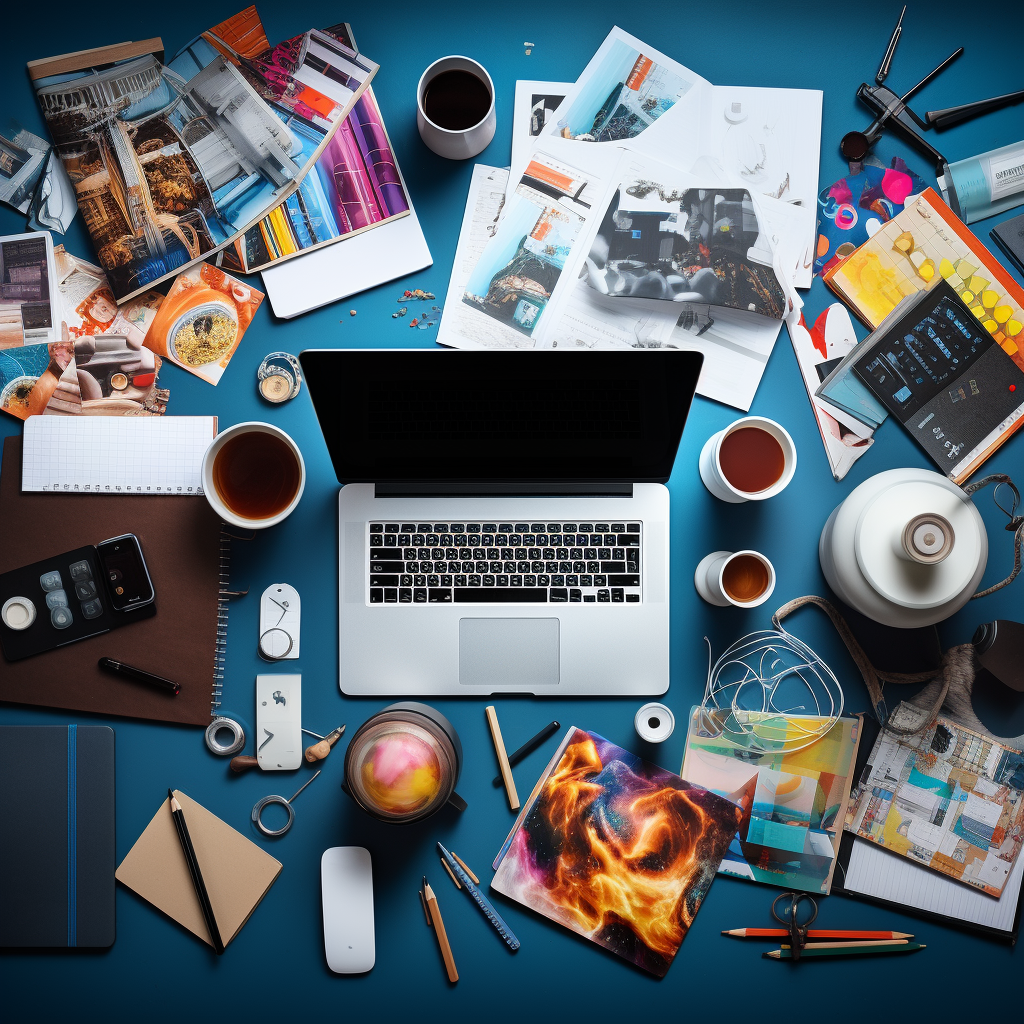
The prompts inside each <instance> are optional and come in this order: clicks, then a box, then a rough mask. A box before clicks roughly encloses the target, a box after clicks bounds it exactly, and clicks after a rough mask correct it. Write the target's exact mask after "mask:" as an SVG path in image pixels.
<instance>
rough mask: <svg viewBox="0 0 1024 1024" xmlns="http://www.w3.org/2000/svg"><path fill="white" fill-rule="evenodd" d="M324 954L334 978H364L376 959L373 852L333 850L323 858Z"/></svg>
mask: <svg viewBox="0 0 1024 1024" xmlns="http://www.w3.org/2000/svg"><path fill="white" fill-rule="evenodd" d="M320 884H321V888H322V891H323V907H324V951H325V952H326V954H327V966H328V967H330V969H331V970H332V971H334V973H335V974H363V973H365V972H366V971H368V970H370V968H371V967H373V963H374V959H375V957H376V954H375V949H374V938H373V872H372V870H371V867H370V851H369V850H367V849H365V848H364V847H362V846H332V847H331V848H330V849H329V850H324V855H323V856H322V857H321V858H320Z"/></svg>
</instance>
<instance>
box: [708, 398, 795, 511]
mask: <svg viewBox="0 0 1024 1024" xmlns="http://www.w3.org/2000/svg"><path fill="white" fill-rule="evenodd" d="M744 427H758V428H760V429H761V430H763V431H765V433H767V434H770V435H771V436H772V437H774V438H775V440H776V441H778V442H779V445H780V446H781V447H782V454H783V457H784V458H785V463H784V465H783V469H782V476H780V477H779V479H778V480H776V481H775V483H774V484H772V485H771V487H766V488H765V489H764V490H763V491H741V490H740V489H739V488H738V487H734V486H733V485H732V484H731V483H730V482H729V480H728V479H727V478H726V476H725V474H724V473H723V472H722V462H721V451H722V442H723V441H724V440H725V439H726V438H727V437H728V436H729V435H730V434H734V433H735V432H736V431H737V430H741V429H743V428H744ZM698 465H699V467H700V478H701V480H703V481H704V486H705V487H706V488H707V489H708V490H709V491H710V492H711V493H712V494H713V495H714V496H715V497H716V498H721V499H722V501H731V502H734V503H738V502H741V501H764V500H765V498H771V497H773V496H774V495H776V494H778V493H779V491H782V490H784V489H785V488H786V485H787V484H788V483H789V481H790V480H792V479H793V474H794V473H795V472H796V445H795V444H794V443H793V438H792V437H790V436H789V431H788V430H786V428H785V427H783V426H782V424H780V423H776V422H775V420H770V419H768V418H767V417H765V416H744V417H742V418H741V419H738V420H736V421H735V423H730V424H729V426H727V427H726V428H725V429H724V430H720V431H718V433H717V434H712V435H711V436H710V437H709V438H708V439H707V441H706V442H705V444H704V447H703V448H702V449H701V452H700V460H699V462H698Z"/></svg>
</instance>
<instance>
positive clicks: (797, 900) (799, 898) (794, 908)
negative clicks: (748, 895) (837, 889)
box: [772, 892, 818, 934]
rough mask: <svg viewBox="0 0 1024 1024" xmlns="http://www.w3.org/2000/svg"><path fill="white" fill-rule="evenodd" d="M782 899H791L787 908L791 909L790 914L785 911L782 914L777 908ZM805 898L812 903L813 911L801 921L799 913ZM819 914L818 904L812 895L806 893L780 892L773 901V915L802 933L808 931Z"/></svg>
mask: <svg viewBox="0 0 1024 1024" xmlns="http://www.w3.org/2000/svg"><path fill="white" fill-rule="evenodd" d="M781 900H789V906H788V908H787V909H788V910H789V914H788V916H787V915H786V913H785V911H783V913H781V914H780V913H779V911H778V910H777V909H776V908H777V907H778V905H779V902H780V901H781ZM805 900H806V901H807V902H808V903H809V904H810V905H811V913H810V916H809V917H808V918H807V919H806V920H805V921H801V920H799V918H798V917H797V915H798V913H799V908H800V904H801V903H803V902H804V901H805ZM817 916H818V904H817V903H816V902H815V900H814V898H813V897H812V896H808V895H807V894H806V893H796V892H783V893H779V895H778V896H776V897H775V899H774V900H773V901H772V917H774V918H775V920H776V921H778V922H779V924H782V925H785V926H786V927H787V928H794V929H796V931H798V932H800V933H801V934H803V933H806V931H807V929H808V928H809V927H810V926H811V925H812V924H813V923H814V919H815V918H816V917H817Z"/></svg>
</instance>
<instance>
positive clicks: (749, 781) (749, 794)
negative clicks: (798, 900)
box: [680, 708, 860, 893]
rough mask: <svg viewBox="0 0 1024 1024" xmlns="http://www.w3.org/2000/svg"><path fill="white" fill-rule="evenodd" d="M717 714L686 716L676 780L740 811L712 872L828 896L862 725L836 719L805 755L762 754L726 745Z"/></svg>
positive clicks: (800, 723)
mask: <svg viewBox="0 0 1024 1024" xmlns="http://www.w3.org/2000/svg"><path fill="white" fill-rule="evenodd" d="M722 714H723V713H721V712H710V713H709V712H703V713H702V712H701V710H700V709H699V708H693V710H692V711H691V712H690V728H689V732H688V734H687V737H686V753H685V754H684V755H683V768H682V771H681V772H680V775H682V777H683V778H684V779H685V780H686V781H687V782H692V783H694V784H695V785H698V786H703V787H705V788H706V789H709V790H711V791H712V792H713V793H717V794H719V796H724V797H727V798H728V799H730V800H732V801H733V802H735V803H737V804H739V806H740V808H741V809H742V817H741V819H740V823H739V828H738V829H737V830H736V834H735V835H734V836H733V837H732V842H731V843H730V844H729V849H728V850H727V851H726V853H725V856H724V858H723V860H722V865H721V867H720V868H719V869H718V870H719V871H720V872H721V873H722V874H725V875H734V876H736V877H738V878H749V879H750V880H751V881H754V882H766V883H768V884H769V885H781V886H785V887H786V888H787V889H795V890H801V891H804V892H816V893H828V891H829V889H830V888H831V885H832V872H833V870H834V868H835V859H836V855H837V853H838V849H839V839H840V837H841V835H842V828H843V821H844V820H845V817H846V805H847V800H848V799H849V795H850V784H851V782H852V781H853V780H852V775H853V767H854V759H855V756H856V752H857V743H858V733H859V726H860V722H859V721H858V720H857V719H856V718H840V719H839V721H838V722H836V724H835V725H834V726H832V728H831V729H829V731H828V732H826V733H825V735H824V736H822V737H821V739H819V740H816V741H815V742H814V743H812V744H811V745H810V746H807V747H804V748H803V750H796V751H782V750H779V751H778V752H775V753H760V752H758V751H756V750H751V749H749V748H748V747H744V746H740V745H739V744H738V743H737V742H734V741H733V740H732V739H730V738H729V735H728V734H727V733H726V732H725V731H724V730H723V729H722V727H721V718H720V716H721V715H722ZM789 721H790V720H789V719H788V718H787V723H788V722H789ZM817 721H819V720H818V719H814V722H817ZM792 725H793V732H794V733H797V732H799V731H800V730H804V731H806V729H807V728H808V719H807V718H806V717H801V718H796V717H794V718H793V719H792ZM787 728H788V726H787ZM780 745H781V743H780Z"/></svg>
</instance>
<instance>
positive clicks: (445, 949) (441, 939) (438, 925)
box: [423, 877, 459, 981]
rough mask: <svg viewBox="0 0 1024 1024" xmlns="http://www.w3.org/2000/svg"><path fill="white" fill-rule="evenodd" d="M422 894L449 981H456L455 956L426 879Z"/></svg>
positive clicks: (435, 898) (457, 978) (435, 900)
mask: <svg viewBox="0 0 1024 1024" xmlns="http://www.w3.org/2000/svg"><path fill="white" fill-rule="evenodd" d="M423 895H424V896H425V897H426V900H427V907H428V909H429V910H430V920H431V922H432V923H433V925H434V932H435V934H436V935H437V944H438V945H439V946H440V947H441V956H442V958H443V959H444V968H445V970H446V971H447V972H448V980H449V981H458V980H459V972H458V970H457V969H456V967H455V957H453V956H452V947H451V946H450V945H449V943H448V933H447V932H446V931H445V930H444V921H442V920H441V910H440V908H439V907H438V905H437V897H436V896H435V895H434V890H433V889H431V888H430V884H429V883H428V882H427V879H426V878H425V877H424V879H423Z"/></svg>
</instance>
